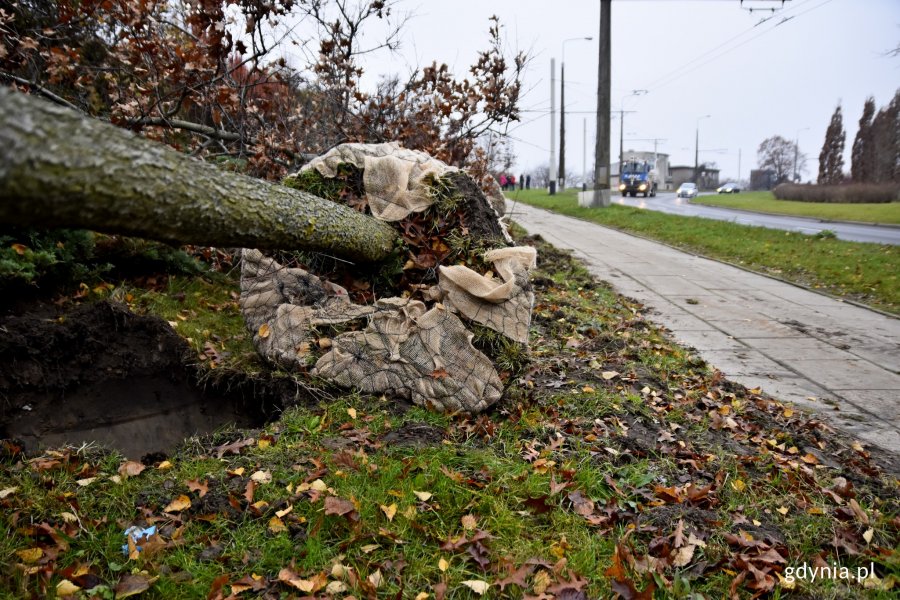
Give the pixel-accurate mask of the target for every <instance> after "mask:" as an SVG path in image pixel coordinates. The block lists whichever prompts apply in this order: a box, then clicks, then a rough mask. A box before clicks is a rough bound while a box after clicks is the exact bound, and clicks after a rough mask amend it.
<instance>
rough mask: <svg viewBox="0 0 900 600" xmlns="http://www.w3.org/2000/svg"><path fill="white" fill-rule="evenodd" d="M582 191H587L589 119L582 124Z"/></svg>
mask: <svg viewBox="0 0 900 600" xmlns="http://www.w3.org/2000/svg"><path fill="white" fill-rule="evenodd" d="M581 191H582V192H586V191H587V119H586V118H585V119H584V120H583V121H582V123H581Z"/></svg>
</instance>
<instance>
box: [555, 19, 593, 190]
mask: <svg viewBox="0 0 900 600" xmlns="http://www.w3.org/2000/svg"><path fill="white" fill-rule="evenodd" d="M592 39H594V38H592V37H590V36H587V37H573V38H568V39H565V40H563V43H562V61H561V62H560V64H559V173H558V174H557V176H558V177H559V189H561V190H563V189H565V187H566V44H568V43H569V42H579V41H581V42H583V41H590V40H592Z"/></svg>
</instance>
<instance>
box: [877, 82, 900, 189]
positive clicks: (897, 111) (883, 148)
mask: <svg viewBox="0 0 900 600" xmlns="http://www.w3.org/2000/svg"><path fill="white" fill-rule="evenodd" d="M871 131H872V155H873V160H872V163H873V173H872V179H871V181H872V182H874V183H886V182H890V181H895V182H900V89H898V90H897V92H896V93H895V94H894V99H893V100H891V103H890V104H889V105H888V106H886V107H884V108H882V109H881V110H879V111H878V114H877V115H875V119H873V121H872V127H871Z"/></svg>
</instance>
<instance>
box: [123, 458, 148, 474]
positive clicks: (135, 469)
mask: <svg viewBox="0 0 900 600" xmlns="http://www.w3.org/2000/svg"><path fill="white" fill-rule="evenodd" d="M146 468H147V467H145V466H144V465H142V464H141V463H139V462H138V461H136V460H127V461H125V462H123V463H122V466H120V467H119V475H121V476H123V477H135V476H136V475H140V474H141V473H142V472H143V471H144V469H146Z"/></svg>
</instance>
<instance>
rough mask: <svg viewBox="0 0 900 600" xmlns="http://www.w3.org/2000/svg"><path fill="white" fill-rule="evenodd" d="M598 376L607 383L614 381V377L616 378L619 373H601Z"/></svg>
mask: <svg viewBox="0 0 900 600" xmlns="http://www.w3.org/2000/svg"><path fill="white" fill-rule="evenodd" d="M600 376H601V377H602V378H603V379H606V380H607V381H609V380H610V379H615V378H616V377H618V376H619V372H618V371H603V372H602V373H601V374H600Z"/></svg>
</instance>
